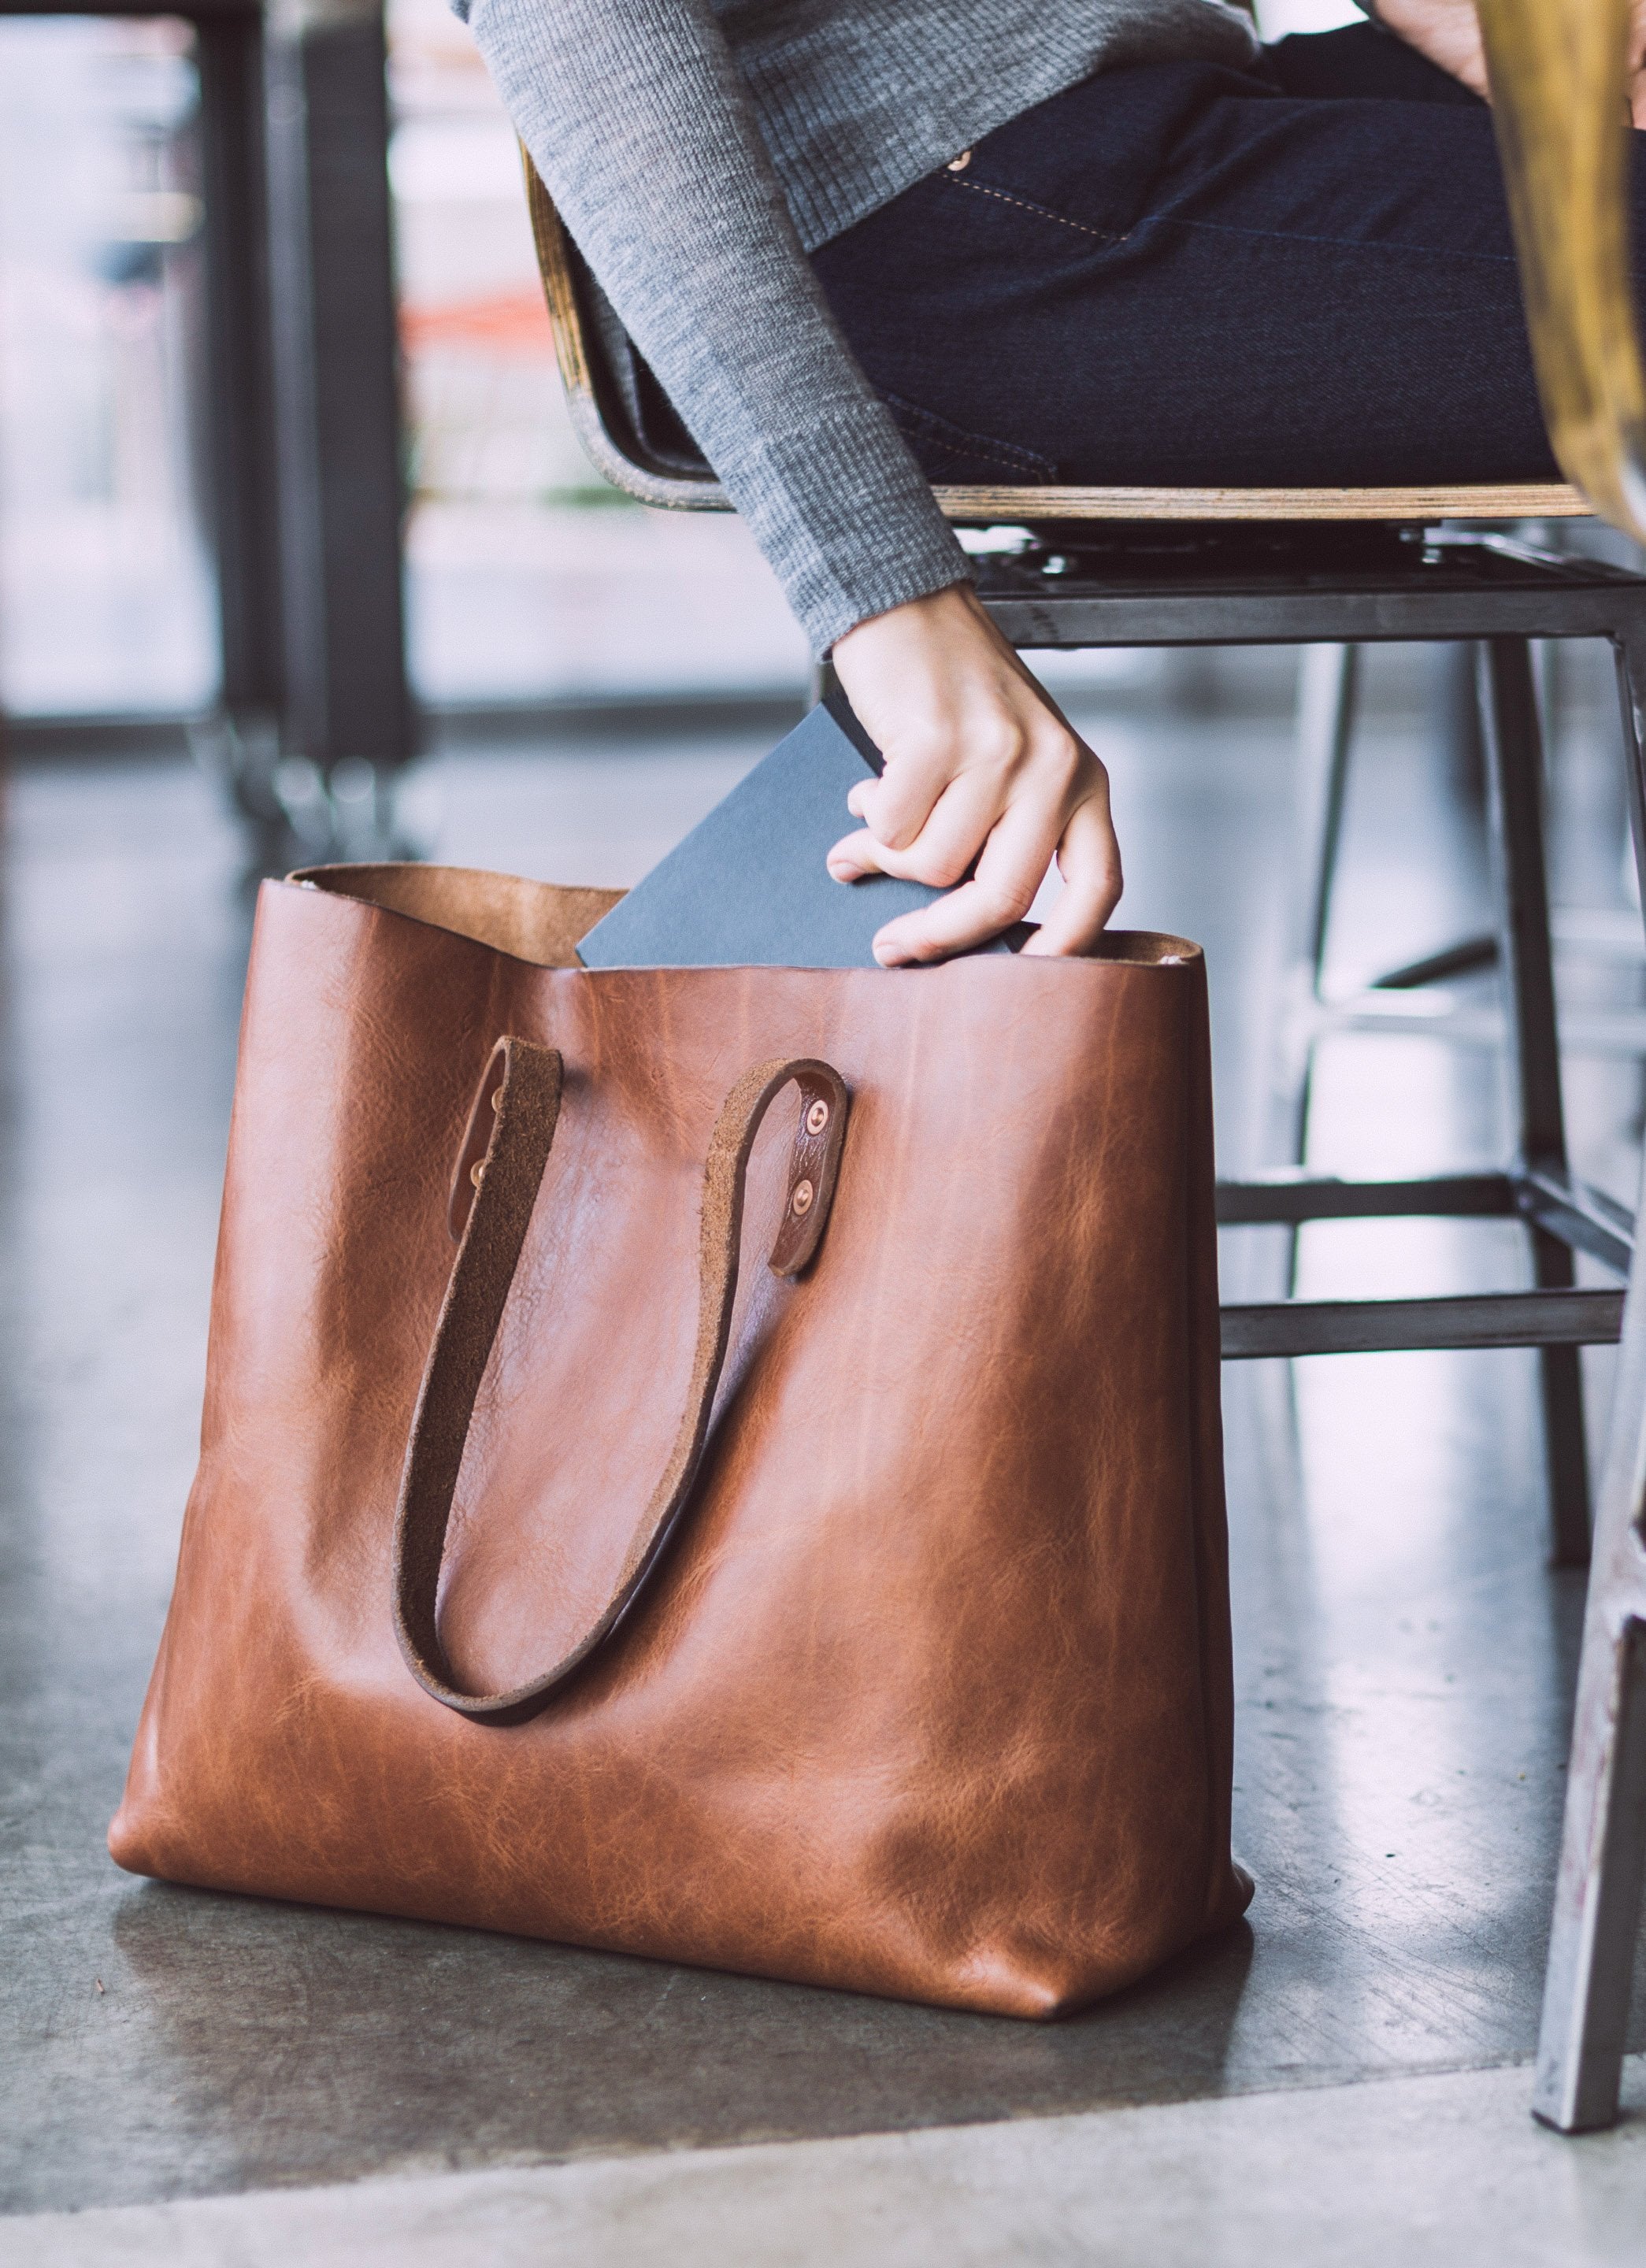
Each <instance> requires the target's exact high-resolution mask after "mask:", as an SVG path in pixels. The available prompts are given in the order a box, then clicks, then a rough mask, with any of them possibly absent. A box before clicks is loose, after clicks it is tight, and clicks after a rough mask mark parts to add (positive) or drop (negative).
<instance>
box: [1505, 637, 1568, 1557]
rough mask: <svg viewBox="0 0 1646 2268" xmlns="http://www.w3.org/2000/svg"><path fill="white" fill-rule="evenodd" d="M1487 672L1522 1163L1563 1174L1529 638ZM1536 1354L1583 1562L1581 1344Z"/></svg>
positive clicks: (1558, 1490)
mask: <svg viewBox="0 0 1646 2268" xmlns="http://www.w3.org/2000/svg"><path fill="white" fill-rule="evenodd" d="M1483 670H1484V678H1485V683H1484V686H1483V692H1484V696H1485V698H1484V701H1483V704H1482V705H1483V707H1484V709H1485V711H1486V717H1487V760H1488V769H1489V772H1490V787H1491V806H1492V839H1493V848H1494V853H1495V858H1494V864H1495V873H1496V881H1497V895H1498V909H1499V914H1498V919H1499V932H1498V933H1499V954H1500V965H1501V967H1502V972H1503V991H1504V1001H1503V1005H1504V1011H1505V1021H1506V1024H1507V1027H1508V1037H1509V1057H1510V1069H1511V1072H1512V1076H1513V1082H1514V1093H1515V1100H1516V1105H1517V1118H1518V1124H1519V1139H1520V1153H1521V1160H1522V1162H1523V1163H1524V1165H1526V1166H1527V1167H1532V1168H1534V1169H1541V1170H1543V1171H1546V1172H1549V1173H1553V1174H1557V1175H1560V1176H1561V1178H1562V1179H1563V1178H1564V1177H1565V1175H1566V1168H1567V1159H1566V1116H1565V1111H1564V1108H1563V1107H1562V1103H1561V1058H1560V1043H1559V1035H1558V1031H1557V1027H1556V1020H1555V1003H1554V954H1553V951H1552V949H1551V946H1550V940H1549V890H1548V875H1547V872H1546V865H1545V850H1544V828H1543V751H1542V740H1541V736H1540V734H1539V728H1538V706H1537V692H1536V688H1535V685H1534V683H1533V680H1532V653H1531V648H1530V646H1529V645H1528V644H1527V642H1526V640H1525V639H1524V638H1513V637H1509V638H1504V637H1498V638H1493V639H1491V640H1489V641H1488V642H1487V645H1486V647H1485V649H1484V653H1483ZM1530 1235H1531V1239H1532V1269H1533V1273H1534V1278H1535V1280H1536V1283H1537V1285H1538V1288H1539V1291H1564V1290H1569V1289H1570V1287H1571V1286H1572V1285H1573V1284H1575V1283H1576V1268H1575V1265H1574V1262H1573V1257H1572V1253H1571V1250H1570V1248H1569V1247H1568V1246H1567V1245H1566V1244H1564V1243H1562V1242H1561V1240H1560V1239H1559V1238H1558V1237H1555V1236H1553V1235H1551V1234H1550V1233H1548V1231H1547V1230H1546V1229H1544V1228H1540V1227H1539V1226H1535V1225H1534V1226H1532V1227H1531V1229H1530ZM1538 1361H1539V1371H1540V1374H1541V1381H1542V1389H1543V1424H1544V1446H1545V1454H1546V1459H1547V1464H1548V1478H1549V1518H1550V1525H1551V1529H1552V1544H1553V1556H1554V1564H1555V1565H1557V1566H1561V1567H1578V1566H1582V1565H1583V1564H1584V1562H1585V1561H1586V1560H1587V1558H1588V1557H1589V1461H1588V1450H1587V1447H1586V1443H1585V1440H1584V1435H1583V1372H1582V1368H1581V1359H1580V1356H1579V1354H1578V1351H1577V1349H1576V1347H1569V1346H1565V1347H1561V1346H1551V1347H1545V1348H1544V1349H1542V1351H1540V1353H1539V1357H1538Z"/></svg>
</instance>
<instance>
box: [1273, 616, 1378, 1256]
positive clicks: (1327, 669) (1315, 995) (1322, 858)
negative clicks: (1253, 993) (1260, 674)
mask: <svg viewBox="0 0 1646 2268" xmlns="http://www.w3.org/2000/svg"><path fill="white" fill-rule="evenodd" d="M1359 686H1360V648H1359V647H1358V646H1357V645H1311V646H1305V647H1304V648H1303V654H1302V657H1301V659H1300V663H1299V667H1298V675H1297V797H1296V810H1297V865H1296V871H1297V873H1298V874H1299V875H1300V876H1301V877H1303V878H1304V887H1305V888H1306V890H1307V893H1308V895H1307V897H1306V898H1300V900H1299V902H1298V904H1297V907H1296V916H1295V924H1296V925H1295V931H1294V934H1293V942H1292V950H1291V956H1290V967H1289V968H1288V972H1287V979H1286V997H1285V999H1284V1001H1283V1004H1282V1007H1281V1017H1280V1033H1279V1049H1278V1058H1279V1059H1278V1061H1277V1063H1276V1065H1275V1073H1276V1076H1275V1102H1276V1108H1277V1112H1278V1115H1279V1117H1280V1121H1281V1141H1282V1144H1283V1150H1284V1156H1285V1159H1286V1162H1287V1163H1288V1165H1295V1166H1301V1165H1303V1164H1304V1163H1305V1162H1306V1160H1307V1159H1308V1156H1309V1111H1310V1102H1311V1101H1312V1100H1313V1093H1314V1073H1315V1044H1316V1036H1317V1035H1316V1017H1315V1010H1316V1008H1317V1007H1318V1005H1319V1002H1320V998H1321V986H1322V983H1323V982H1324V980H1325V963H1326V939H1327V935H1328V932H1329V931H1330V929H1331V925H1332V887H1333V885H1334V884H1335V882H1336V880H1337V870H1338V853H1339V850H1340V846H1341V843H1342V837H1343V806H1344V801H1345V799H1346V796H1347V789H1348V769H1349V751H1350V747H1351V746H1352V743H1353V740H1354V711H1355V701H1356V696H1357V694H1358V691H1359ZM1301 1241H1302V1234H1301V1229H1300V1228H1298V1227H1294V1228H1292V1229H1291V1230H1290V1231H1289V1233H1288V1236H1287V1240H1286V1290H1287V1292H1288V1296H1289V1295H1290V1294H1292V1293H1294V1292H1295V1291H1296V1289H1297V1263H1298V1259H1299V1256H1300V1254H1299V1247H1300V1244H1301Z"/></svg>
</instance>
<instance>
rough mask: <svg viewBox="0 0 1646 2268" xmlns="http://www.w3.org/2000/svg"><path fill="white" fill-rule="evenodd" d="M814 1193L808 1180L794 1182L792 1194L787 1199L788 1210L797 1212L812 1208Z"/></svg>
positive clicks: (806, 1211)
mask: <svg viewBox="0 0 1646 2268" xmlns="http://www.w3.org/2000/svg"><path fill="white" fill-rule="evenodd" d="M814 1195H815V1192H814V1190H813V1189H812V1185H811V1183H810V1182H795V1184H794V1194H793V1197H791V1198H790V1199H789V1211H791V1212H792V1213H797V1214H805V1213H808V1212H809V1211H811V1209H812V1197H813V1196H814Z"/></svg>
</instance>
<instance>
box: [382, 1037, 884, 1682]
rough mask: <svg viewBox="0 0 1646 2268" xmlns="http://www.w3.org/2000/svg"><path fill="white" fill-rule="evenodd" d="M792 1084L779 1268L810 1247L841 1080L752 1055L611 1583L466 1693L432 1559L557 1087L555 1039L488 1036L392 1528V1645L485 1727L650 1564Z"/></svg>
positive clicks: (608, 1618) (619, 1609) (733, 1106)
mask: <svg viewBox="0 0 1646 2268" xmlns="http://www.w3.org/2000/svg"><path fill="white" fill-rule="evenodd" d="M499 1071H501V1074H502V1077H501V1083H500V1085H499V1083H498V1072H499ZM791 1083H793V1084H794V1085H796V1086H799V1088H800V1090H801V1116H800V1123H799V1127H798V1129H797V1130H796V1134H795V1141H794V1149H793V1155H792V1157H791V1160H790V1164H789V1175H788V1182H787V1193H786V1201H785V1204H784V1211H783V1219H782V1225H781V1226H780V1227H779V1231H778V1234H777V1238H776V1241H775V1242H774V1243H773V1246H772V1249H771V1259H770V1263H769V1264H770V1266H771V1269H772V1270H773V1272H774V1273H775V1274H778V1275H779V1276H793V1275H797V1274H798V1273H799V1271H800V1270H801V1269H802V1268H803V1267H804V1266H805V1265H806V1263H807V1262H808V1260H809V1259H810V1258H811V1256H812V1255H813V1254H814V1253H815V1252H816V1248H817V1244H818V1241H819V1240H820V1238H821V1237H822V1235H823V1226H824V1224H825V1222H826V1221H827V1219H828V1217H829V1208H830V1203H831V1201H832V1199H833V1197H834V1186H835V1181H836V1177H837V1175H838V1172H839V1166H840V1151H841V1145H842V1144H843V1142H844V1140H845V1123H846V1115H847V1111H848V1108H849V1107H850V1098H849V1095H848V1094H847V1089H846V1085H845V1080H844V1079H842V1078H841V1077H840V1074H839V1072H838V1071H835V1070H833V1069H831V1068H830V1065H829V1064H824V1063H818V1062H816V1061H814V1060H811V1059H810V1058H807V1057H797V1058H793V1059H781V1058H780V1059H779V1060H778V1061H775V1062H771V1063H764V1064H756V1065H755V1067H754V1068H753V1070H751V1071H745V1072H744V1074H743V1076H742V1079H739V1080H738V1082H737V1084H736V1086H734V1088H733V1089H732V1091H731V1093H730V1094H728V1095H727V1098H726V1101H725V1103H724V1105H723V1106H722V1108H721V1110H720V1117H719V1120H718V1121H717V1123H716V1125H715V1129H714V1134H713V1138H712V1141H711V1142H710V1145H709V1155H708V1162H707V1165H706V1167H705V1174H704V1184H703V1211H702V1222H701V1240H700V1272H699V1289H698V1340H697V1350H696V1354H695V1357H694V1359H693V1362H692V1368H691V1382H690V1386H689V1388H687V1393H686V1407H685V1411H684V1415H683V1418H682V1419H681V1424H680V1430H679V1432H678V1433H677V1434H676V1436H675V1445H674V1447H673V1449H672V1450H671V1452H670V1454H669V1457H668V1462H667V1464H666V1465H665V1467H664V1469H663V1472H662V1475H661V1478H660V1479H659V1481H658V1484H657V1486H656V1488H655V1489H654V1490H653V1494H652V1500H651V1502H650V1503H649V1504H648V1505H647V1506H646V1510H645V1512H644V1513H643V1514H642V1516H641V1517H640V1520H639V1521H638V1525H637V1527H636V1528H635V1532H634V1538H633V1541H632V1542H631V1544H630V1547H629V1550H628V1552H627V1554H626V1555H625V1557H624V1565H623V1568H622V1571H621V1572H620V1573H619V1575H618V1577H617V1580H616V1586H615V1587H614V1588H613V1591H612V1594H611V1596H610V1598H609V1601H608V1602H607V1604H606V1605H605V1607H604V1608H602V1610H601V1612H600V1613H599V1614H598V1615H596V1616H595V1617H594V1620H593V1622H592V1623H591V1624H589V1627H588V1628H587V1631H585V1632H584V1633H583V1635H582V1637H581V1638H579V1639H578V1640H577V1642H576V1643H575V1644H574V1645H573V1646H571V1647H570V1648H569V1649H568V1651H567V1652H566V1653H564V1654H563V1655H562V1656H561V1657H560V1659H559V1661H557V1662H555V1663H553V1664H552V1666H551V1667H550V1668H548V1669H545V1670H544V1671H543V1673H542V1675H539V1676H537V1677H534V1678H530V1679H528V1681H527V1682H526V1683H524V1684H523V1685H516V1686H514V1687H513V1688H511V1689H510V1690H509V1691H507V1692H506V1693H465V1692H463V1691H461V1690H460V1688H459V1687H458V1686H457V1684H456V1683H455V1682H454V1678H453V1675H452V1669H451V1665H450V1664H449V1662H448V1661H447V1659H446V1654H445V1651H444V1649H443V1648H442V1646H441V1645H440V1639H439V1630H438V1628H437V1626H436V1622H437V1604H438V1599H439V1582H440V1567H441V1563H442V1561H443V1560H444V1558H445V1556H446V1538H447V1528H449V1526H450V1523H451V1516H452V1501H453V1498H454V1495H455V1492H456V1488H457V1476H458V1474H459V1471H460V1470H461V1466H462V1462H463V1450H464V1447H465V1445H466V1443H467V1441H468V1439H469V1425H470V1422H471V1420H472V1418H473V1417H474V1409H475V1400H476V1395H478V1393H479V1391H480V1382H481V1380H482V1378H483V1376H484V1374H485V1368H486V1364H487V1361H488V1360H489V1359H490V1357H491V1348H492V1345H493V1343H494V1341H495V1340H496V1337H497V1334H498V1325H499V1324H500V1322H502V1319H503V1310H504V1307H506V1304H507V1300H508V1295H509V1290H510V1286H511V1285H512V1284H513V1280H514V1271H515V1269H516V1268H517V1266H518V1265H519V1263H520V1252H521V1249H522V1248H523V1247H524V1245H525V1241H526V1233H527V1230H528V1226H530V1222H531V1216H532V1209H533V1206H534V1205H535V1202H536V1198H537V1192H538V1189H539V1188H540V1187H541V1185H542V1182H543V1172H544V1169H545V1167H547V1165H548V1162H549V1152H550V1148H551V1146H552V1145H553V1142H554V1133H555V1126H556V1123H557V1119H558V1117H559V1113H560V1097H561V1088H562V1084H563V1068H562V1064H561V1059H560V1057H559V1055H558V1054H557V1052H556V1050H555V1049H552V1048H544V1047H539V1046H537V1045H536V1044H535V1043H534V1042H531V1041H529V1040H521V1039H513V1038H510V1039H504V1040H500V1041H499V1042H498V1047H497V1049H496V1051H495V1053H494V1054H493V1056H492V1058H491V1063H490V1064H488V1066H487V1070H486V1076H485V1079H484V1080H483V1082H482V1086H481V1095H482V1098H483V1101H492V1107H493V1109H494V1123H493V1126H492V1130H491V1141H490V1143H489V1145H488V1146H487V1150H486V1154H485V1157H484V1159H483V1161H481V1162H480V1163H479V1164H478V1166H477V1167H476V1170H475V1176H474V1182H473V1186H474V1189H475V1197H474V1202H473V1204H472V1205H471V1207H470V1208H469V1218H468V1221H467V1223H466V1226H465V1227H464V1230H463V1234H462V1241H461V1244H460V1246H459V1248H458V1253H457V1258H456V1262H455V1263H454V1266H453V1269H452V1277H451V1282H450V1284H449V1285H447V1293H446V1300H445V1303H444V1305H443V1306H442V1307H441V1309H440V1315H439V1322H438V1323H437V1324H436V1325H435V1330H434V1339H433V1343H432V1345H431V1347H430V1350H429V1359H428V1364H427V1366H426V1368H425V1369H424V1375H423V1385H422V1388H421V1390H420V1391H419V1393H418V1395H417V1410H416V1412H415V1414H414V1416H413V1418H412V1422H411V1436H410V1441H409V1442H408V1444H407V1448H406V1462H405V1469H404V1474H403V1477H402V1483H401V1492H400V1507H399V1512H398V1514H397V1517H396V1521H395V1632H396V1635H397V1636H398V1638H399V1640H400V1650H401V1653H402V1655H403V1656H404V1657H405V1661H406V1666H407V1668H409V1669H410V1672H411V1674H412V1675H413V1676H414V1677H415V1678H416V1679H417V1683H418V1684H419V1685H421V1686H422V1688H423V1690H424V1692H425V1693H427V1694H430V1695H432V1697H433V1698H434V1699H435V1700H437V1701H440V1702H443V1703H444V1704H445V1705H446V1706H447V1708H448V1709H455V1710H457V1711H458V1712H461V1714H462V1715H463V1716H466V1717H475V1718H479V1719H483V1720H485V1721H487V1722H489V1723H492V1724H510V1723H517V1722H519V1721H520V1719H523V1718H525V1717H528V1716H529V1715H531V1714H533V1713H535V1711H536V1710H538V1709H540V1708H541V1707H542V1706H543V1703H544V1702H545V1701H547V1699H548V1698H549V1697H550V1695H551V1694H552V1693H553V1692H554V1691H555V1690H556V1688H557V1687H558V1686H560V1685H563V1684H564V1683H565V1682H566V1680H567V1679H568V1678H569V1677H571V1676H572V1675H573V1674H574V1673H575V1672H576V1671H577V1670H578V1669H579V1668H581V1667H582V1665H583V1663H584V1662H586V1661H587V1660H588V1658H589V1656H590V1655H591V1654H592V1653H594V1651H595V1649H596V1648H597V1647H598V1646H601V1645H602V1643H603V1642H604V1641H605V1640H606V1639H607V1638H609V1637H610V1635H611V1633H612V1632H613V1631H615V1630H616V1627H617V1624H618V1623H619V1622H620V1621H621V1620H622V1618H623V1616H624V1615H625V1614H626V1613H627V1611H628V1609H629V1608H630V1607H631V1605H632V1604H633V1602H634V1601H635V1599H636V1597H637V1596H638V1594H639V1591H640V1589H641V1587H642V1586H643V1585H644V1584H645V1582H646V1577H647V1576H648V1575H649V1574H650V1572H651V1571H652V1569H653V1566H654V1565H656V1563H657V1560H658V1558H659V1557H660V1555H661V1552H662V1550H663V1547H664V1545H665V1544H666V1543H667V1542H668V1537H669V1534H670V1532H671V1530H672V1529H673V1528H674V1527H675V1522H676V1521H678V1520H679V1518H680V1515H681V1513H683V1510H684V1509H685V1506H686V1502H687V1499H688V1498H689V1497H690V1492H691V1485H692V1483H693V1481H694V1480H695V1479H696V1477H697V1472H698V1465H699V1464H700V1462H702V1457H703V1450H704V1445H705V1442H706V1441H707V1439H708V1432H709V1417H710V1412H711V1410H712V1408H713V1405H714V1393H715V1388H716V1387H717V1386H718V1384H719V1382H720V1372H721V1369H722V1367H723V1366H724V1364H725V1361H726V1350H727V1339H728V1337H729V1335H730V1331H731V1321H732V1305H733V1301H734V1299H735V1298H736V1294H737V1277H738V1264H739V1246H740V1243H741V1241H742V1222H743V1196H744V1189H745V1186H746V1183H747V1180H748V1171H749V1153H750V1152H751V1151H752V1150H753V1148H754V1145H755V1137H756V1135H757V1133H758V1132H759V1130H760V1125H761V1122H762V1120H763V1119H764V1116H765V1115H766V1112H767V1111H768V1109H769V1108H771V1104H772V1103H773V1101H775V1100H776V1099H777V1097H778V1096H779V1094H781V1093H782V1092H783V1089H784V1088H785V1087H786V1086H789V1085H790V1084H791ZM477 1107H478V1106H477Z"/></svg>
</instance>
